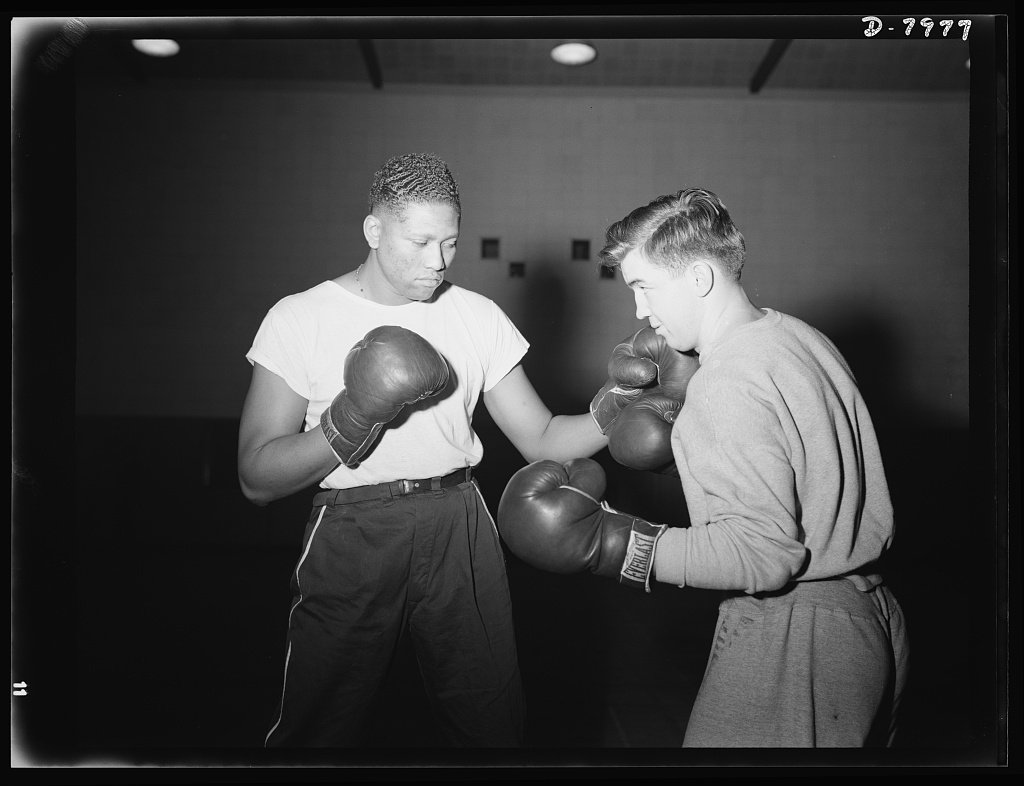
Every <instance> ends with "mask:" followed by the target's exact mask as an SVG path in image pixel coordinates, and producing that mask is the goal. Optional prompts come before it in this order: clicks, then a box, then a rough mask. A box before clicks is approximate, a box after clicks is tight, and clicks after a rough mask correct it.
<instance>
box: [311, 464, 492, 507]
mask: <svg viewBox="0 0 1024 786" xmlns="http://www.w3.org/2000/svg"><path fill="white" fill-rule="evenodd" d="M472 477H473V468H472V467H463V468H462V469H457V470H455V471H454V472H449V473H448V474H447V475H444V476H442V477H437V478H423V479H421V480H393V481H391V482H390V483H378V484H376V485H375V486H356V487H355V488H350V489H329V490H328V491H321V492H319V493H318V494H317V495H316V496H315V497H313V507H314V508H319V507H322V506H323V505H350V504H352V503H353V502H366V501H368V500H371V499H377V500H389V499H393V498H395V497H405V496H408V495H409V494H425V493H427V492H430V491H437V490H438V489H444V488H450V487H451V486H458V485H460V484H462V483H468V482H469V481H470V480H471V479H472Z"/></svg>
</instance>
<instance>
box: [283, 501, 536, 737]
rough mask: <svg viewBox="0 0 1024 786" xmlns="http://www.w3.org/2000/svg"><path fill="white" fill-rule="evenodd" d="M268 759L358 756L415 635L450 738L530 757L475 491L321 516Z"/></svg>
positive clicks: (310, 529) (500, 559) (496, 556)
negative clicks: (312, 751) (312, 752)
mask: <svg viewBox="0 0 1024 786" xmlns="http://www.w3.org/2000/svg"><path fill="white" fill-rule="evenodd" d="M292 592H293V596H294V599H293V603H292V609H291V612H290V615H289V619H288V647H287V656H286V662H285V674H284V681H283V685H282V689H281V698H280V702H279V706H278V708H277V710H276V712H275V715H274V718H273V722H272V726H271V729H270V732H269V733H268V735H267V738H266V746H267V747H300V746H301V747H353V746H358V745H360V744H361V737H360V733H361V732H362V731H364V730H365V729H366V727H367V726H368V720H369V717H370V714H371V713H372V711H373V709H374V705H375V701H376V700H377V698H378V696H379V695H380V692H381V689H382V687H383V685H384V681H385V678H386V676H387V673H388V670H389V668H390V665H391V663H392V660H393V658H394V655H395V652H396V648H397V646H398V642H399V636H400V634H401V632H402V631H403V630H406V629H407V630H408V632H409V634H410V635H411V637H412V642H413V645H414V648H415V652H416V658H417V661H418V662H419V667H420V671H421V673H422V675H423V679H424V686H425V688H426V693H427V696H428V697H429V700H430V703H431V707H432V709H433V712H434V715H435V716H436V719H437V722H438V729H439V731H440V733H441V736H442V737H443V738H444V739H445V740H446V742H447V744H449V745H451V746H480V747H514V746H519V745H522V743H523V734H524V728H523V727H524V720H525V719H524V713H525V710H524V703H523V691H522V682H521V678H520V673H519V665H518V658H517V652H516V643H515V633H514V627H513V620H512V608H511V602H510V599H509V591H508V580H507V577H506V573H505V560H504V555H503V553H502V550H501V544H500V542H499V539H498V532H497V529H496V527H495V525H494V521H493V519H492V518H491V516H490V514H489V513H488V511H487V507H486V505H485V503H484V500H483V498H482V497H481V495H480V490H479V488H478V487H477V485H476V483H475V482H474V481H467V482H464V483H461V484H460V485H457V486H451V487H448V488H441V489H434V490H429V491H426V492H425V493H415V494H409V495H407V496H398V497H394V498H392V499H375V500H369V501H362V502H354V503H349V504H327V505H323V506H319V507H314V508H313V511H312V513H311V515H310V520H309V523H308V525H307V527H306V532H305V536H304V541H303V551H302V555H301V557H300V558H299V561H298V563H297V565H296V568H295V572H294V573H293V575H292Z"/></svg>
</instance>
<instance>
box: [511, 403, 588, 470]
mask: <svg viewBox="0 0 1024 786" xmlns="http://www.w3.org/2000/svg"><path fill="white" fill-rule="evenodd" d="M607 444H608V438H607V437H606V436H605V435H604V434H602V433H601V432H600V431H599V430H598V428H597V424H596V423H595V422H594V419H593V418H592V417H591V416H590V414H589V413H587V414H585V415H555V416H554V417H552V418H551V420H550V421H548V425H547V427H546V428H545V429H544V431H543V432H542V433H541V434H540V436H539V437H538V439H537V440H536V441H535V442H534V444H533V445H532V446H531V447H530V448H528V449H527V451H526V453H524V456H523V457H524V458H525V459H526V460H527V461H538V460H540V459H551V460H552V461H562V462H564V461H569V460H570V459H574V458H582V457H587V456H592V455H594V454H595V453H597V452H598V451H599V450H601V449H602V448H603V447H605V446H606V445H607ZM527 453H528V454H529V455H527Z"/></svg>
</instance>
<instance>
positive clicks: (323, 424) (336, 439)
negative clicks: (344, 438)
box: [320, 407, 345, 463]
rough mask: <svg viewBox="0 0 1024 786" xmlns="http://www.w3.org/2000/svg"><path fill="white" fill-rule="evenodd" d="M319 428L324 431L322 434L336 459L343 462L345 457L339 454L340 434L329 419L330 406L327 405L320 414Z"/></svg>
mask: <svg viewBox="0 0 1024 786" xmlns="http://www.w3.org/2000/svg"><path fill="white" fill-rule="evenodd" d="M320 430H321V431H323V432H324V436H325V437H326V438H327V444H328V445H330V446H331V450H332V451H334V455H335V456H337V457H338V461H340V462H342V463H345V459H344V458H342V456H341V450H340V449H341V434H340V433H339V432H338V429H336V428H335V427H334V422H333V421H332V420H331V408H330V407H328V408H327V409H325V410H324V411H323V413H322V414H321V415H320Z"/></svg>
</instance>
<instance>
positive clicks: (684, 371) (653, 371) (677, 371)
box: [590, 327, 699, 434]
mask: <svg viewBox="0 0 1024 786" xmlns="http://www.w3.org/2000/svg"><path fill="white" fill-rule="evenodd" d="M698 367H699V363H698V361H697V359H696V358H695V357H693V356H691V355H684V354H683V353H681V352H678V351H676V350H674V349H672V347H670V346H669V345H668V343H667V342H666V341H665V339H664V338H662V337H661V336H659V335H658V334H657V333H656V332H655V331H654V328H651V327H645V328H642V329H640V330H638V331H637V332H636V333H634V334H633V335H632V336H630V337H629V338H627V339H626V340H625V341H622V342H620V343H619V344H618V345H617V346H616V347H615V349H614V350H612V354H611V357H610V358H609V359H608V381H607V382H606V383H605V385H604V387H602V388H601V390H599V391H598V393H597V395H596V396H594V398H593V400H592V401H591V402H590V414H591V415H592V416H593V418H594V422H595V423H597V427H598V428H599V429H600V431H601V433H602V434H607V433H608V430H609V428H610V427H611V425H612V423H614V422H615V420H616V418H618V416H619V415H620V414H621V413H622V411H623V410H624V409H625V408H626V407H627V406H629V405H630V404H633V403H635V402H636V401H637V400H638V399H639V398H640V397H641V395H642V394H643V393H644V391H645V390H647V391H652V392H658V393H661V394H663V395H666V396H669V397H670V398H675V399H678V400H680V401H681V400H682V399H683V397H684V396H685V395H686V386H687V385H688V384H689V382H690V377H692V376H693V373H694V372H695V371H696V370H697V368H698Z"/></svg>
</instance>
